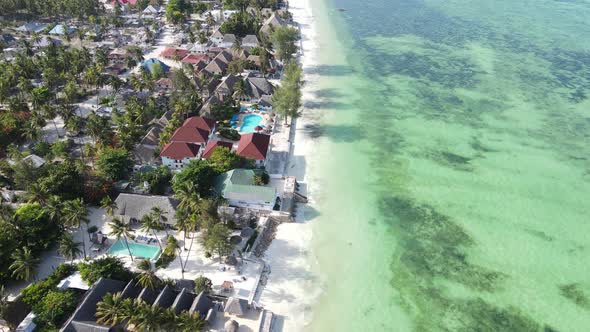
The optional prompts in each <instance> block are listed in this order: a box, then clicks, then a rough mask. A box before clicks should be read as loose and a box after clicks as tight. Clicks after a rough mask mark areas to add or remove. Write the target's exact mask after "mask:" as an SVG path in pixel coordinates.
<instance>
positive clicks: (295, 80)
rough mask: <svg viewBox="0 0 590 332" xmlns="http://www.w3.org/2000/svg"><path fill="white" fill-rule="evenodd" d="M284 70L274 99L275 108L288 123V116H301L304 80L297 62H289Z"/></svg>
mask: <svg viewBox="0 0 590 332" xmlns="http://www.w3.org/2000/svg"><path fill="white" fill-rule="evenodd" d="M284 70H285V73H284V77H283V80H282V82H281V86H280V87H279V88H278V89H276V90H275V93H274V95H273V97H272V101H273V106H274V107H273V109H274V110H275V111H276V112H277V113H278V114H280V115H281V116H282V117H283V119H284V121H285V124H286V123H287V118H288V117H291V118H295V117H297V116H299V108H301V86H302V85H303V81H302V79H301V75H302V71H301V67H299V65H298V64H297V63H296V62H289V63H288V64H287V65H286V66H285V69H284Z"/></svg>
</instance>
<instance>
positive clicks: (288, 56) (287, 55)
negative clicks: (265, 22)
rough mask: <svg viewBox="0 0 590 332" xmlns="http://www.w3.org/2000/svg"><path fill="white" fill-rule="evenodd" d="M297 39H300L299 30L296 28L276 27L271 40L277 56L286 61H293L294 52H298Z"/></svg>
mask: <svg viewBox="0 0 590 332" xmlns="http://www.w3.org/2000/svg"><path fill="white" fill-rule="evenodd" d="M297 40H299V32H298V31H297V30H296V29H294V28H291V27H277V28H275V29H274V31H273V32H272V34H271V42H272V46H273V47H274V49H275V52H276V56H277V58H279V60H281V61H283V62H285V63H287V62H289V61H291V60H292V59H293V54H294V53H295V52H297V45H296V44H295V42H296V41H297Z"/></svg>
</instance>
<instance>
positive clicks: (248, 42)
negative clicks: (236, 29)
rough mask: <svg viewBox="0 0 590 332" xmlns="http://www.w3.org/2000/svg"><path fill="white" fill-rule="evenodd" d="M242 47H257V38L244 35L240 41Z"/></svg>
mask: <svg viewBox="0 0 590 332" xmlns="http://www.w3.org/2000/svg"><path fill="white" fill-rule="evenodd" d="M242 47H258V37H256V35H246V36H245V37H244V38H243V39H242Z"/></svg>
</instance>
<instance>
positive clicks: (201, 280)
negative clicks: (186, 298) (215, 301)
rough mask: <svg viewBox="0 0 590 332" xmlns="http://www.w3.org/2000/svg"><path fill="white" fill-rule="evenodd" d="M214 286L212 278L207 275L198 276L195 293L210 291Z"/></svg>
mask: <svg viewBox="0 0 590 332" xmlns="http://www.w3.org/2000/svg"><path fill="white" fill-rule="evenodd" d="M212 287H213V283H212V282H211V279H209V278H207V277H205V276H198V277H197V278H196V279H195V294H199V293H201V292H205V293H209V292H210V291H211V289H212Z"/></svg>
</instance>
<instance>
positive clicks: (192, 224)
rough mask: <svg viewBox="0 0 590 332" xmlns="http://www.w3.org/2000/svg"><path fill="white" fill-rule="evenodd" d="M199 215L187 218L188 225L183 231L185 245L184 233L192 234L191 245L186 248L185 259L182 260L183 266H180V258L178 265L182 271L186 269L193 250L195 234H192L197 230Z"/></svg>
mask: <svg viewBox="0 0 590 332" xmlns="http://www.w3.org/2000/svg"><path fill="white" fill-rule="evenodd" d="M199 221H200V220H199V215H197V214H196V213H194V214H192V215H191V216H190V217H189V218H188V223H187V227H186V230H185V231H184V241H185V243H186V233H187V232H193V234H192V235H191V244H190V246H189V247H188V251H187V253H186V259H185V260H184V266H183V265H182V256H180V255H179V256H180V265H181V268H182V270H183V271H184V270H185V269H186V265H187V264H188V258H189V256H190V254H191V250H192V249H193V242H194V241H195V236H196V235H195V234H194V232H196V231H197V229H198V228H199ZM183 245H184V246H186V244H183ZM185 249H186V248H185Z"/></svg>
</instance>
